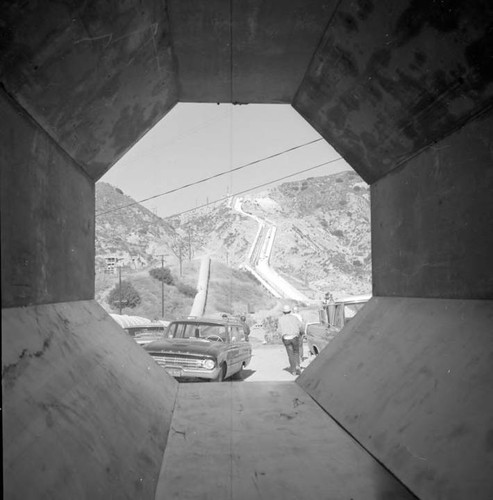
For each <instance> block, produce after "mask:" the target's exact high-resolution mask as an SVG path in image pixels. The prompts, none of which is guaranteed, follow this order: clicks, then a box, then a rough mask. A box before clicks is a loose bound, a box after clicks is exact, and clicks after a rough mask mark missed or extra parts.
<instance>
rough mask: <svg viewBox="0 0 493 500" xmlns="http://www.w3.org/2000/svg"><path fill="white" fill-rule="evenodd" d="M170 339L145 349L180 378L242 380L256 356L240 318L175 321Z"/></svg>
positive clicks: (169, 334)
mask: <svg viewBox="0 0 493 500" xmlns="http://www.w3.org/2000/svg"><path fill="white" fill-rule="evenodd" d="M167 337H168V338H165V339H163V340H159V341H156V342H151V343H150V344H147V345H146V346H144V349H145V350H146V351H147V352H148V353H149V354H150V355H151V356H152V357H153V358H154V360H155V361H156V363H158V364H159V365H160V366H162V367H163V368H164V369H165V370H166V371H167V372H168V373H169V374H170V375H172V376H173V377H175V378H177V379H204V380H215V381H217V382H221V381H222V380H225V379H227V378H229V377H232V376H235V377H236V378H241V371H242V370H243V368H245V367H246V366H247V365H248V363H249V362H250V359H251V357H252V348H251V345H250V343H249V342H248V341H247V340H246V336H245V331H244V329H243V325H242V323H241V322H240V321H238V320H237V319H236V318H229V317H227V318H221V319H207V318H187V319H182V320H177V321H172V322H171V323H170V325H169V327H168V332H167Z"/></svg>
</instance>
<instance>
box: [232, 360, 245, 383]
mask: <svg viewBox="0 0 493 500" xmlns="http://www.w3.org/2000/svg"><path fill="white" fill-rule="evenodd" d="M243 368H244V365H243V363H241V366H240V369H239V370H238V371H237V372H236V373H235V374H234V375H233V377H232V378H233V379H234V380H243Z"/></svg>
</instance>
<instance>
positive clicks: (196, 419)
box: [156, 382, 415, 500]
mask: <svg viewBox="0 0 493 500" xmlns="http://www.w3.org/2000/svg"><path fill="white" fill-rule="evenodd" d="M173 498H175V499H180V500H185V499H194V500H195V499H199V498H200V499H204V500H207V499H214V500H222V499H235V500H242V499H245V500H247V499H248V500H249V499H252V498H265V499H281V498H282V499H283V500H289V499H293V500H294V499H303V500H310V499H314V500H321V499H330V500H333V499H336V500H338V499H341V500H343V499H344V500H350V499H353V500H372V499H375V500H376V499H379V500H382V499H393V500H399V499H402V500H407V499H413V498H415V497H414V496H413V495H412V494H411V493H410V492H409V491H408V490H407V489H405V488H404V487H403V486H402V485H401V484H400V483H399V482H398V481H397V480H396V479H395V478H394V477H393V476H392V475H391V474H390V473H388V472H387V471H386V470H385V469H384V468H383V467H382V466H381V465H380V464H379V463H378V462H377V461H376V460H374V459H373V458H372V457H371V456H370V455H369V454H368V453H367V452H366V451H365V450H364V449H363V448H361V446H360V445H358V443H356V442H355V441H354V440H353V439H352V438H351V437H350V436H349V435H348V434H346V433H345V432H344V431H343V430H342V429H341V428H340V427H339V426H338V425H337V424H336V423H335V422H334V421H333V420H332V419H331V418H330V417H329V416H328V415H327V414H326V413H325V412H324V411H323V410H322V409H321V408H320V407H319V406H317V404H316V403H315V402H314V401H313V400H312V399H311V397H310V396H308V395H307V394H306V393H304V391H303V390H302V389H301V388H300V387H299V386H298V385H297V384H295V383H294V382H252V383H249V384H246V383H243V382H225V383H221V384H210V383H197V384H180V386H179V390H178V397H177V403H176V406H175V411H174V415H173V420H172V424H171V430H170V434H169V440H168V444H167V447H166V451H165V454H164V459H163V465H162V468H161V474H160V478H159V482H158V487H157V492H156V500H163V499H166V500H169V499H173Z"/></svg>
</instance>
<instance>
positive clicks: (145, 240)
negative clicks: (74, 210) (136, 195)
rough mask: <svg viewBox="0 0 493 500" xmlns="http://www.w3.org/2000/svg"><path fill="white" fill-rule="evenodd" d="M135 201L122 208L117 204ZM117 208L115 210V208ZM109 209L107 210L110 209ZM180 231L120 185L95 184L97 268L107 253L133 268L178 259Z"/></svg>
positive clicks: (101, 265)
mask: <svg viewBox="0 0 493 500" xmlns="http://www.w3.org/2000/svg"><path fill="white" fill-rule="evenodd" d="M132 203H134V204H133V205H131V206H129V207H127V208H124V209H121V210H114V209H115V208H118V207H122V206H125V205H130V204H132ZM112 210H114V211H112ZM108 211H109V213H105V212H108ZM178 238H179V235H178V234H177V232H176V231H175V229H174V228H173V226H171V225H170V224H169V223H168V222H166V221H164V220H163V219H161V218H160V217H157V216H156V215H154V214H153V213H152V212H151V211H150V210H148V209H147V208H145V207H144V206H142V205H140V204H138V203H136V204H135V200H134V199H133V198H131V197H130V196H127V195H125V194H124V193H123V192H122V191H121V190H120V189H118V188H115V187H113V186H111V185H110V184H107V183H105V182H98V183H97V184H96V268H97V269H98V268H102V267H104V265H105V257H109V256H116V257H118V258H119V259H121V261H122V263H123V264H124V265H126V266H129V267H131V268H134V269H139V268H141V267H143V266H148V265H150V264H152V263H153V262H160V259H161V257H160V256H161V255H164V257H165V259H167V260H169V259H175V258H176V257H175V255H174V252H173V250H172V248H171V247H172V244H173V242H175V241H177V239H178Z"/></svg>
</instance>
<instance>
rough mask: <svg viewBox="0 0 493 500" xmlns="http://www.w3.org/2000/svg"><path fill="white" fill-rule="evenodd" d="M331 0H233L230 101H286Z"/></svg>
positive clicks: (297, 83) (299, 77) (330, 8)
mask: <svg viewBox="0 0 493 500" xmlns="http://www.w3.org/2000/svg"><path fill="white" fill-rule="evenodd" d="M336 3H337V1H336V0H332V1H324V0H292V1H290V2H286V1H285V0H275V1H270V2H259V1H258V0H240V1H239V0H237V1H236V2H234V4H233V5H234V6H233V69H232V71H233V102H239V103H286V104H290V103H291V102H292V100H293V97H294V96H295V94H296V91H297V90H298V87H299V86H300V84H301V82H302V80H303V77H304V75H305V72H306V70H307V68H308V66H309V64H310V61H311V58H312V55H313V53H314V52H315V50H316V48H317V46H318V44H319V43H320V40H321V39H322V36H323V33H324V30H325V27H326V25H327V22H328V20H329V19H330V16H331V15H332V13H333V11H334V8H335V4H336Z"/></svg>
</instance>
